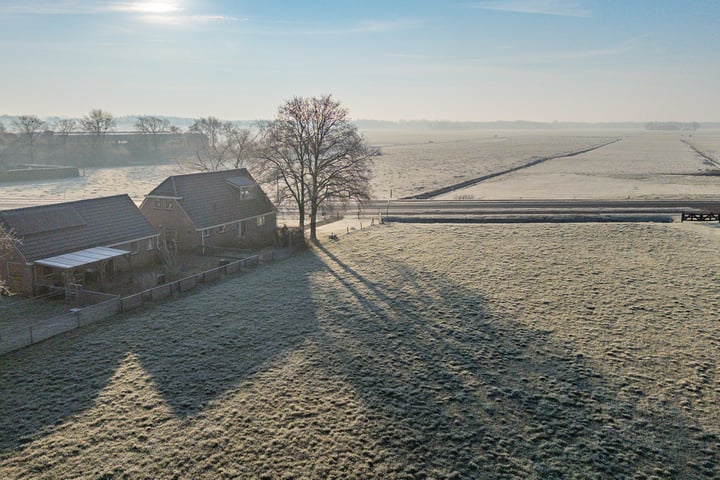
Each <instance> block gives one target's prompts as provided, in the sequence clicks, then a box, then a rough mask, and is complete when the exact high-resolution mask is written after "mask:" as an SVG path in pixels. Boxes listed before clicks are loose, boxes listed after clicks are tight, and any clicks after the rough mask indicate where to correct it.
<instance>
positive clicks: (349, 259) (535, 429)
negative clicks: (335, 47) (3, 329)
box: [0, 224, 720, 479]
mask: <svg viewBox="0 0 720 480" xmlns="http://www.w3.org/2000/svg"><path fill="white" fill-rule="evenodd" d="M695 227H696V226H687V225H677V224H669V225H665V224H663V225H651V224H575V225H573V224H531V225H421V226H418V225H388V226H379V227H375V228H371V229H366V230H363V231H359V232H355V233H353V234H351V235H347V236H343V237H341V239H340V240H339V241H338V242H329V241H328V242H327V243H325V244H323V245H321V246H319V247H316V248H314V249H313V250H312V251H310V252H308V253H306V254H302V255H299V256H297V257H293V258H290V259H287V260H284V261H281V262H278V263H275V264H272V265H269V266H267V267H265V268H262V269H259V270H257V271H255V272H252V273H250V274H248V275H244V276H240V277H236V278H231V279H228V280H227V281H225V282H223V283H221V284H218V285H216V286H213V287H212V288H208V289H202V290H199V291H197V292H195V293H192V294H190V295H188V296H184V297H182V298H180V299H178V300H176V301H173V302H169V303H164V304H161V305H158V306H156V307H154V308H152V309H148V310H145V311H142V312H140V313H133V314H126V315H124V316H120V317H116V318H114V319H112V320H111V321H107V322H101V323H98V324H95V325H92V326H90V327H87V328H83V329H80V330H78V331H74V332H70V333H68V334H65V335H62V336H60V337H56V338H53V339H50V340H48V341H46V342H43V343H41V344H38V345H35V346H33V347H30V348H27V349H24V350H21V351H19V352H15V353H12V354H9V355H6V356H4V357H0V432H2V435H1V436H0V477H1V478H69V477H73V478H74V477H80V478H172V477H177V478H391V479H395V478H397V479H400V478H518V479H527V478H578V479H587V478H637V479H640V478H707V479H711V478H718V476H720V467H719V463H718V456H719V455H720V401H719V400H720V377H719V376H718V351H720V340H719V339H720V308H719V307H720V273H718V272H720V253H719V251H718V241H717V237H714V236H712V235H711V234H709V233H706V232H705V231H704V230H703V229H702V228H695Z"/></svg>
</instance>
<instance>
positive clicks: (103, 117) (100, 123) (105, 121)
mask: <svg viewBox="0 0 720 480" xmlns="http://www.w3.org/2000/svg"><path fill="white" fill-rule="evenodd" d="M80 126H81V127H82V129H83V130H85V131H86V132H88V133H90V134H91V135H92V146H93V154H94V155H102V153H103V145H104V143H105V135H107V133H108V132H111V131H113V130H114V129H115V118H114V117H113V116H112V114H111V113H110V112H105V111H103V110H101V109H99V108H98V109H93V110H90V113H89V114H87V115H85V116H83V117H82V118H81V119H80Z"/></svg>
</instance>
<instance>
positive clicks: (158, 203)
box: [153, 199, 162, 208]
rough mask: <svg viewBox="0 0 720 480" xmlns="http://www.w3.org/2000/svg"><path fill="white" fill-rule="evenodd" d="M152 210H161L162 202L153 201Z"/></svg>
mask: <svg viewBox="0 0 720 480" xmlns="http://www.w3.org/2000/svg"><path fill="white" fill-rule="evenodd" d="M153 207H154V208H162V200H159V199H155V202H154V204H153Z"/></svg>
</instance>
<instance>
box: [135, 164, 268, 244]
mask: <svg viewBox="0 0 720 480" xmlns="http://www.w3.org/2000/svg"><path fill="white" fill-rule="evenodd" d="M140 210H141V211H142V213H143V215H145V216H146V217H147V219H148V220H149V221H150V223H152V224H153V226H154V227H155V228H156V229H157V230H158V232H160V239H161V242H164V245H165V246H166V247H167V248H168V250H171V251H173V250H174V251H178V252H190V251H198V252H201V253H206V250H208V249H209V248H212V247H239V248H244V247H260V246H263V245H268V244H271V243H273V241H274V238H275V237H274V232H275V224H276V210H275V207H274V206H273V204H272V202H271V201H270V199H268V197H267V195H265V192H263V191H262V189H261V188H260V185H258V184H257V182H256V181H255V179H253V177H252V176H251V175H250V173H249V172H248V171H247V170H246V169H244V168H240V169H233V170H220V171H213V172H202V173H193V174H188V175H174V176H172V177H168V178H166V179H165V180H164V181H163V182H162V183H161V184H160V185H158V186H157V187H155V189H153V191H151V192H150V193H149V194H147V195H146V196H145V200H143V203H142V205H140Z"/></svg>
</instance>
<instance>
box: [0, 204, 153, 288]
mask: <svg viewBox="0 0 720 480" xmlns="http://www.w3.org/2000/svg"><path fill="white" fill-rule="evenodd" d="M0 228H3V229H5V230H6V231H7V230H11V231H13V232H15V236H16V237H17V238H18V240H19V243H17V244H15V245H14V246H13V248H12V249H11V251H10V252H9V253H7V254H6V255H5V258H4V259H3V261H2V262H0V263H1V264H0V276H1V277H2V278H4V279H7V283H8V286H9V288H10V290H11V291H13V292H17V293H21V294H23V295H38V294H40V293H43V292H44V291H45V290H47V289H48V287H51V286H60V287H62V286H68V285H71V284H73V285H84V286H88V287H92V288H97V289H99V290H103V285H104V282H105V280H106V279H108V278H112V276H113V275H114V274H115V273H116V272H119V271H129V272H131V273H132V269H133V267H138V266H145V265H149V264H151V263H153V262H155V261H157V259H158V251H157V241H158V236H159V234H158V233H157V231H156V230H155V228H153V226H152V225H151V224H150V222H148V221H147V219H146V218H145V217H144V216H143V215H142V214H141V213H140V210H139V209H138V208H137V206H136V205H135V203H133V201H132V200H131V199H130V197H129V196H128V195H114V196H110V197H101V198H93V199H88V200H79V201H75V202H67V203H59V204H54V205H43V206H38V207H27V208H18V209H14V210H2V211H0Z"/></svg>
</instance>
